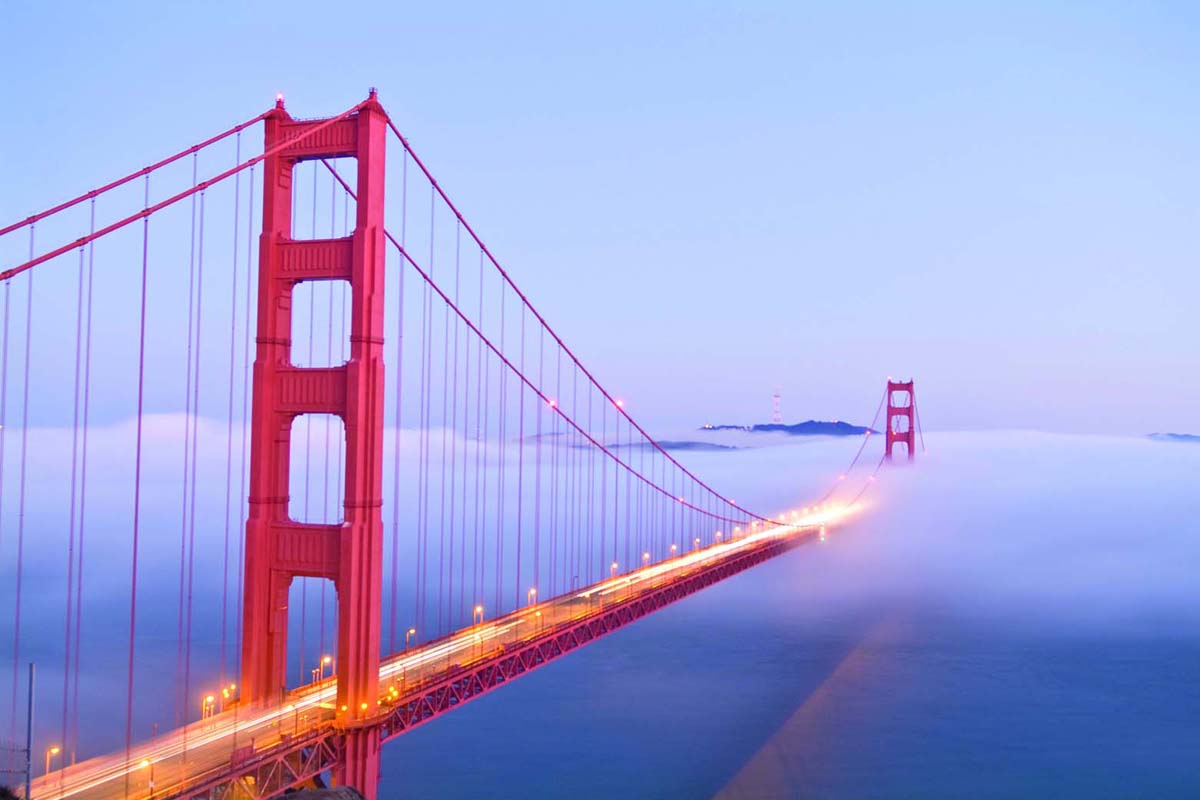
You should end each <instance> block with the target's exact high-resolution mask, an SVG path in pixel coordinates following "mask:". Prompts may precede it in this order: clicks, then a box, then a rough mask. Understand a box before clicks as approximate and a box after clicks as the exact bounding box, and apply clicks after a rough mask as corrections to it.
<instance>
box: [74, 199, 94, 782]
mask: <svg viewBox="0 0 1200 800" xmlns="http://www.w3.org/2000/svg"><path fill="white" fill-rule="evenodd" d="M90 207H91V209H90V217H91V219H90V232H92V233H94V232H95V230H96V199H95V198H92V200H91V203H90ZM95 258H96V243H95V242H89V243H88V263H87V299H86V301H85V307H86V314H87V322H86V323H84V344H83V435H82V437H81V438H82V441H81V443H80V450H81V453H80V464H79V542H78V544H79V558H78V561H79V571H78V572H77V573H76V574H75V646H74V649H73V652H74V654H75V663H74V665H73V667H72V670H71V672H72V688H71V708H72V720H71V760H72V763H74V760H75V758H76V756H77V754H78V752H79V675H80V671H79V664H80V655H79V650H80V646H81V631H82V629H83V565H84V532H85V530H86V527H87V526H86V519H87V517H86V513H85V512H86V510H87V465H88V432H89V425H88V415H89V409H90V408H91V385H92V288H93V278H94V274H95V269H94V268H95Z"/></svg>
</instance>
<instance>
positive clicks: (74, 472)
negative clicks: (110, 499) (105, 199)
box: [59, 247, 86, 788]
mask: <svg viewBox="0 0 1200 800" xmlns="http://www.w3.org/2000/svg"><path fill="white" fill-rule="evenodd" d="M85 269H86V261H85V253H84V248H82V247H80V248H79V276H78V280H77V288H76V297H75V386H74V389H73V391H72V395H73V400H74V406H75V408H74V411H73V416H72V419H71V488H70V502H69V503H68V506H67V509H68V510H67V515H68V522H67V604H66V625H65V626H64V628H63V687H62V733H61V736H60V737H59V741H60V742H62V745H61V747H62V750H63V757H62V762H61V763H62V765H63V766H64V767H65V766H66V764H67V759H68V758H69V757H70V756H69V754H70V753H71V751H72V748H71V740H70V728H69V722H70V708H71V706H70V702H69V701H70V697H71V695H70V691H71V663H72V661H71V656H72V653H71V647H72V645H73V644H74V640H73V639H72V636H71V634H72V632H73V624H72V623H73V622H74V619H73V617H74V615H75V604H74V600H75V597H74V595H75V569H76V567H75V559H76V551H75V536H76V524H75V520H76V504H77V502H78V499H79V491H78V487H79V399H80V398H79V395H80V393H81V392H82V386H81V374H82V369H81V366H82V364H81V362H82V360H83V293H84V290H83V286H84V272H85ZM62 778H63V774H62V770H59V786H60V788H61V785H62Z"/></svg>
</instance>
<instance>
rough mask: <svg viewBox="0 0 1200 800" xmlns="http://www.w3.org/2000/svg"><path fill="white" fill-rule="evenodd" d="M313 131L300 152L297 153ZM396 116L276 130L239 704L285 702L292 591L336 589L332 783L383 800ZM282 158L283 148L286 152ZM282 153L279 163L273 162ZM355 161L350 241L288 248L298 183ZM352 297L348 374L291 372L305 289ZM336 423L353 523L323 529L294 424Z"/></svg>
mask: <svg viewBox="0 0 1200 800" xmlns="http://www.w3.org/2000/svg"><path fill="white" fill-rule="evenodd" d="M317 126H323V127H322V129H321V130H320V131H319V132H317V133H314V134H312V135H310V136H308V137H307V138H305V139H303V140H302V141H299V142H297V143H295V144H293V145H290V146H288V145H287V142H288V141H289V140H291V139H293V138H294V137H295V136H297V135H298V134H300V133H302V132H304V131H306V130H309V129H312V128H314V127H317ZM386 131H387V116H386V114H385V113H384V111H383V107H382V106H380V105H379V103H378V101H377V100H376V97H375V93H374V91H372V92H371V96H370V98H369V99H368V100H367V101H366V102H365V103H363V104H362V105H360V106H359V107H358V109H357V110H356V111H355V112H354V113H351V114H348V115H346V116H345V117H344V118H341V119H338V120H337V121H335V122H332V123H330V122H329V121H328V120H306V121H297V120H293V119H292V118H291V116H290V115H289V114H288V113H287V111H285V110H284V107H283V102H282V101H280V102H279V103H277V104H276V108H275V110H274V111H273V112H272V113H271V114H270V115H269V116H268V117H267V119H266V142H265V150H266V152H267V153H268V155H267V157H266V158H265V159H264V169H263V229H262V235H261V239H260V252H259V288H258V338H257V351H256V359H255V362H254V393H253V398H254V401H253V417H252V420H253V421H252V427H251V430H250V437H251V438H250V497H249V500H250V510H249V518H248V519H247V522H246V578H245V587H244V592H245V612H244V617H243V630H244V634H243V642H242V675H241V684H242V698H243V699H244V700H246V701H248V702H252V703H255V702H264V701H278V700H279V699H280V697H281V696H282V692H283V691H284V689H285V686H286V674H287V628H288V608H287V606H288V588H289V586H290V585H291V582H292V580H293V579H294V578H296V577H299V576H307V577H317V578H326V579H328V580H331V581H333V583H334V586H335V588H336V592H337V604H338V623H337V631H338V641H337V677H338V682H337V683H338V693H337V715H338V722H339V724H340V725H341V726H342V728H343V730H344V731H345V739H344V743H345V745H344V746H345V750H344V754H343V759H344V760H343V762H342V765H341V768H340V770H339V772H340V774H338V775H336V776H335V777H336V779H337V781H338V782H339V783H341V784H348V785H350V786H354V787H356V788H357V789H359V790H360V791H362V792H363V793H364V794H365V795H366V796H367V797H374V796H375V789H376V783H377V780H378V774H379V760H378V752H379V733H378V728H373V727H371V726H369V725H363V724H362V723H363V722H365V721H366V720H368V719H369V718H370V717H371V716H373V715H375V714H376V712H377V708H376V704H377V701H378V697H379V691H378V683H379V631H380V615H381V606H382V603H381V584H382V561H383V518H382V515H381V514H382V512H381V505H382V502H381V500H382V488H383V487H382V483H383V477H382V458H383V391H384V385H383V292H384V209H383V200H384V198H383V193H384V148H385V144H386ZM281 146H282V147H281ZM277 147H279V148H280V149H279V150H278V151H277V152H272V150H273V149H274V148H277ZM347 157H350V158H356V159H357V160H358V186H357V192H358V201H357V217H356V221H355V228H354V232H353V233H352V234H351V235H350V236H348V237H345V238H338V239H315V240H303V241H300V240H296V239H294V238H293V236H292V231H293V229H292V170H293V168H294V167H295V166H296V164H297V163H299V162H300V161H306V160H312V159H318V158H347ZM329 280H345V281H348V282H349V284H350V292H349V294H350V298H351V300H350V309H351V311H350V360H349V361H348V362H347V363H345V364H343V365H340V366H331V367H323V368H301V367H296V366H294V365H293V363H292V352H291V351H292V291H293V289H294V288H295V287H296V285H297V284H299V283H301V282H304V281H329ZM302 414H336V415H338V416H340V417H341V418H342V421H343V422H344V424H345V430H346V474H345V483H344V486H345V487H346V489H345V491H346V495H345V517H344V519H345V522H344V523H342V524H340V525H337V524H334V525H328V524H324V525H318V524H311V523H306V522H297V521H295V520H293V519H291V518H290V517H289V515H288V494H289V486H288V484H289V480H288V475H289V451H290V447H291V436H292V423H293V422H294V420H295V419H296V418H297V417H299V416H300V415H302Z"/></svg>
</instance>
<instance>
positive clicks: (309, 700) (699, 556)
mask: <svg viewBox="0 0 1200 800" xmlns="http://www.w3.org/2000/svg"><path fill="white" fill-rule="evenodd" d="M853 510H854V506H838V505H836V504H832V503H828V504H826V505H824V506H820V505H815V506H811V507H805V508H803V509H796V510H793V511H791V512H789V513H788V514H786V515H784V516H785V517H786V516H790V517H791V522H789V523H783V522H778V523H775V524H773V525H763V524H762V523H760V522H753V523H751V524H750V526H749V530H748V531H746V532H745V533H743V529H742V528H741V527H735V528H734V529H733V533H732V536H730V537H729V539H728V540H725V539H724V538H723V537H724V533H723V532H722V531H716V532H715V533H714V534H713V543H712V544H711V545H710V546H709V547H708V548H705V549H703V550H702V549H701V548H700V541H701V540H700V538H699V537H696V538H694V539H693V540H692V544H693V550H692V551H691V552H690V553H688V554H686V555H683V556H677V555H676V554H677V553H678V545H677V544H674V543H672V544H671V546H670V553H671V557H670V558H669V559H667V560H664V561H662V562H658V563H656V564H653V565H651V564H650V557H651V556H650V553H649V552H644V553H642V559H641V560H642V568H641V569H640V570H637V571H635V572H633V573H630V574H628V575H625V576H618V571H619V569H620V564H619V563H618V562H616V561H613V562H611V563H610V565H609V572H610V577H609V580H607V581H605V582H604V583H602V584H600V585H599V586H596V587H593V588H592V589H588V590H585V591H583V592H580V593H579V594H577V595H576V597H579V598H582V599H590V598H592V597H593V596H595V595H601V596H603V595H609V594H612V593H613V592H615V591H619V590H620V589H621V588H623V587H625V586H629V585H632V584H633V583H635V582H636V581H639V580H646V579H654V578H657V577H660V576H661V575H663V574H665V573H667V572H670V571H672V570H675V569H678V568H680V567H683V566H688V565H690V564H694V563H696V562H697V561H702V560H705V559H709V558H712V557H716V556H719V555H722V554H724V553H728V552H733V551H735V550H737V549H741V548H744V547H747V546H749V545H751V544H753V543H755V542H759V541H763V540H764V539H766V538H777V537H781V536H785V535H789V534H791V533H793V532H796V531H798V530H801V529H803V528H811V527H816V526H820V539H821V541H824V540H825V525H826V524H827V523H830V522H833V521H836V520H838V519H841V518H842V517H844V516H845V515H846V514H848V513H850V512H851V511H853ZM760 528H761V529H760ZM681 559H683V560H682V561H681ZM537 595H538V590H537V587H535V586H531V587H530V588H529V590H528V591H527V592H526V601H527V603H528V605H529V606H534V605H535V604H536V602H537ZM534 613H535V614H536V615H537V616H539V617H540V616H541V611H540V610H536V609H535V611H534ZM484 621H485V620H484V607H483V605H476V606H475V607H474V608H473V615H472V628H471V629H470V630H471V631H473V632H474V636H469V637H461V636H460V637H450V638H448V639H447V640H446V641H445V642H443V643H441V644H439V645H437V646H434V647H427V648H424V649H423V650H422V651H420V652H419V653H414V654H413V655H412V656H406V657H401V658H400V659H398V660H396V661H394V662H392V663H391V664H385V665H383V667H382V669H381V670H380V677H381V678H382V679H384V680H389V679H390V680H392V681H393V682H392V683H391V684H390V685H389V686H388V689H387V691H386V694H385V696H384V697H383V698H381V699H380V700H379V701H378V702H377V705H382V704H383V702H384V701H385V700H387V701H389V702H391V701H396V700H398V699H399V696H400V693H399V691H398V690H397V689H396V686H395V683H394V678H395V676H396V674H397V673H402V672H406V671H407V670H408V669H410V668H414V667H420V666H422V665H424V664H426V663H429V662H431V661H435V660H437V659H440V658H442V657H444V656H448V655H450V654H452V653H454V652H455V651H458V650H463V649H468V648H471V647H474V646H475V645H476V644H477V643H479V642H482V641H483V638H484V635H485V634H484V633H482V632H480V631H478V630H477V629H478V627H479V626H481V625H483V624H484ZM520 622H521V620H520V619H514V620H511V621H508V622H503V621H502V620H497V621H495V622H493V623H492V626H493V627H492V629H491V630H490V631H489V632H488V633H487V634H486V636H487V637H488V638H494V637H496V636H499V635H501V634H504V633H506V632H508V631H509V630H511V629H513V628H515V627H516V626H517V625H519V624H520ZM416 634H417V629H416V628H415V627H410V628H409V629H408V630H407V631H405V637H404V647H405V650H406V651H407V650H408V649H409V648H410V646H411V645H412V642H413V640H414V639H415V637H416ZM326 670H328V673H327V672H326ZM312 672H313V678H314V683H319V682H320V681H323V680H325V679H327V678H331V677H333V676H334V675H335V674H336V661H335V659H334V658H333V656H331V655H323V656H322V657H321V659H320V662H319V666H318V667H315V668H314V669H313V671H312ZM310 685H311V684H310ZM236 693H237V684H233V683H231V684H229V685H228V686H226V687H224V688H222V689H221V690H220V692H219V693H212V692H210V693H206V694H204V695H203V696H202V697H201V721H202V723H204V722H208V721H209V720H212V721H211V722H209V725H211V728H210V730H209V731H208V732H207V734H206V735H201V736H199V737H197V738H195V739H193V740H192V745H193V746H202V745H205V744H210V743H212V742H214V741H217V740H218V739H220V738H222V737H224V736H226V735H229V734H231V733H234V732H236V731H242V730H245V729H248V728H254V727H257V726H259V725H262V724H265V723H273V722H278V721H280V720H281V719H282V718H284V717H285V716H286V715H288V714H293V713H299V711H300V710H301V709H302V708H304V709H309V708H312V707H313V706H319V707H325V708H330V707H332V706H331V705H330V701H331V700H333V699H334V697H336V693H337V687H336V685H335V684H330V685H328V686H323V687H321V688H320V689H318V690H317V691H315V692H313V693H312V694H311V695H310V696H308V697H304V698H299V699H298V700H297V702H294V703H290V704H288V705H287V706H285V707H283V708H282V709H275V710H272V711H270V712H268V713H266V714H264V715H260V716H257V717H253V718H249V719H245V718H243V719H242V720H237V719H234V720H230V721H229V722H221V721H218V720H217V719H215V717H216V715H217V714H218V713H220V712H221V711H224V710H225V705H226V704H227V703H228V702H229V701H231V700H235V699H236ZM218 696H219V699H218ZM369 707H370V706H369V704H368V703H366V702H363V703H361V704H360V710H362V711H367V710H368V709H369ZM341 710H342V711H343V712H345V711H347V710H348V709H347V707H346V706H342V707H341ZM181 752H182V744H181V743H180V742H178V741H176V742H173V743H170V744H166V745H165V746H163V747H162V748H161V752H151V753H150V754H149V756H148V757H145V758H142V759H141V760H140V761H138V762H137V768H139V769H148V770H149V780H150V784H151V786H152V785H153V782H154V767H153V765H154V763H156V762H158V761H162V760H164V759H167V758H171V757H174V756H176V755H179V754H180V753H181ZM60 753H61V748H59V747H58V746H52V747H50V748H48V749H47V751H46V771H47V772H49V769H50V762H51V759H52V758H53V757H54V756H57V755H59V754H60ZM120 766H121V765H120V764H117V765H116V767H117V768H116V769H115V770H112V774H110V775H107V776H104V775H102V776H99V777H97V778H96V779H94V780H92V781H90V782H88V783H87V784H86V785H82V786H78V787H74V788H73V790H72V792H71V793H74V792H78V791H83V790H86V789H88V788H91V787H93V786H96V785H99V784H101V783H103V782H104V781H105V780H107V779H108V778H110V777H115V776H116V775H119V774H121V772H122V770H121V769H120Z"/></svg>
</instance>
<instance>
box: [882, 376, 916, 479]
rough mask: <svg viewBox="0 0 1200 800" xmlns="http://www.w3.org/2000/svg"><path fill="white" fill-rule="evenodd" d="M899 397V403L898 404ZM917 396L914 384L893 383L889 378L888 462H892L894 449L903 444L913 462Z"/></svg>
mask: <svg viewBox="0 0 1200 800" xmlns="http://www.w3.org/2000/svg"><path fill="white" fill-rule="evenodd" d="M897 395H899V402H897ZM915 405H916V396H915V395H914V394H913V382H912V381H908V382H906V383H904V382H900V381H893V380H892V379H891V378H888V385H887V447H886V449H885V453H886V455H887V460H888V461H891V460H892V449H893V448H894V447H895V446H896V445H897V444H903V445H904V447H905V449H906V450H907V451H908V460H909V461H912V460H913V455H914V451H913V431H914V426H913V408H914V406H915Z"/></svg>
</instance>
